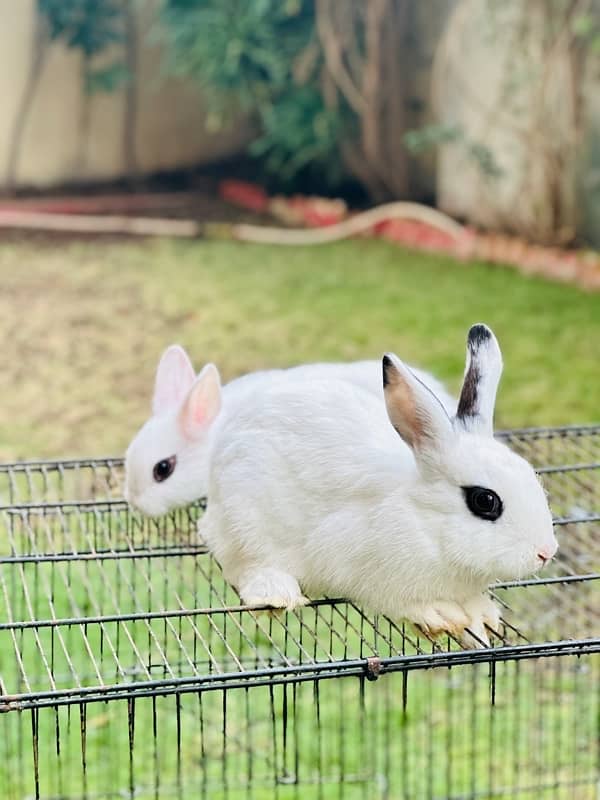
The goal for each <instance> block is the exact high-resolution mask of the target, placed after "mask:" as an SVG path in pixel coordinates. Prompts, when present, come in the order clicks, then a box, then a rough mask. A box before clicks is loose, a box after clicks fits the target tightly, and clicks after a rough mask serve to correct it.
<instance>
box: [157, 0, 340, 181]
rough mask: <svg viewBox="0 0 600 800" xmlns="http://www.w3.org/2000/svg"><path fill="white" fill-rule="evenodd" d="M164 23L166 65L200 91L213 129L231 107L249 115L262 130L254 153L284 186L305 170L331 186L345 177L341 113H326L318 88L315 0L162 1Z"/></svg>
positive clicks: (223, 122)
mask: <svg viewBox="0 0 600 800" xmlns="http://www.w3.org/2000/svg"><path fill="white" fill-rule="evenodd" d="M162 20H163V22H164V23H165V27H166V30H167V41H168V44H169V66H170V68H171V69H173V70H174V71H175V72H177V73H179V74H183V75H188V76H191V77H193V78H194V79H195V80H196V81H197V82H198V83H199V84H200V85H201V86H202V87H203V89H204V91H205V93H206V99H207V102H208V104H209V118H210V123H211V127H212V128H222V127H224V126H226V125H227V124H228V123H229V122H230V116H231V111H232V108H237V109H241V110H243V111H245V112H250V113H252V114H254V115H255V116H256V117H257V118H258V122H259V125H260V129H261V133H260V136H259V138H258V139H257V140H256V141H255V142H253V144H252V146H251V153H252V154H254V155H256V156H260V157H262V158H264V159H265V165H266V167H267V169H269V170H270V171H271V172H274V173H277V174H278V175H279V177H280V178H282V179H283V180H284V181H285V180H288V179H291V178H293V177H294V176H295V175H296V174H297V173H298V172H299V171H301V170H303V169H305V168H307V167H310V168H317V169H319V170H320V171H322V173H324V174H325V175H326V177H327V178H328V179H329V181H330V182H332V183H335V182H336V181H337V180H338V179H339V178H340V177H341V175H342V167H341V159H340V156H339V140H340V131H341V126H342V122H343V121H344V112H343V109H342V110H331V109H327V108H326V107H325V103H324V100H323V96H322V94H321V92H320V90H319V85H318V66H319V64H320V51H319V49H318V47H317V46H316V42H315V41H314V39H315V31H314V6H313V2H312V0H253V2H251V3H248V2H242V1H241V0H164V4H163V11H162ZM313 46H314V48H315V58H314V59H308V63H309V66H308V68H306V67H304V69H300V61H302V60H303V56H304V55H305V54H307V53H308V54H309V55H310V49H311V47H313ZM299 72H304V73H306V74H304V75H302V77H301V78H300V77H299V75H298V73H299Z"/></svg>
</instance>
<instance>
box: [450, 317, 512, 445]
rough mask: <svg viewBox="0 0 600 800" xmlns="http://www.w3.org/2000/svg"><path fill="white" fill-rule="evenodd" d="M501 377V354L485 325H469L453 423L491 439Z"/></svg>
mask: <svg viewBox="0 0 600 800" xmlns="http://www.w3.org/2000/svg"><path fill="white" fill-rule="evenodd" d="M501 375H502V353H501V352H500V346H499V345H498V341H497V339H496V337H495V336H494V334H493V333H492V331H491V330H490V329H489V328H488V327H487V326H486V325H481V324H479V325H473V326H472V328H471V329H470V331H469V336H468V339H467V364H466V367H465V377H464V380H463V386H462V390H461V393H460V399H459V401H458V410H457V412H456V419H457V421H458V422H460V423H461V424H462V425H463V427H464V428H466V429H467V430H469V431H473V432H476V433H480V434H484V435H486V436H492V435H493V432H494V404H495V402H496V391H497V390H498V383H499V381H500V376H501Z"/></svg>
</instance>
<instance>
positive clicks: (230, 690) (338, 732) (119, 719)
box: [0, 427, 600, 800]
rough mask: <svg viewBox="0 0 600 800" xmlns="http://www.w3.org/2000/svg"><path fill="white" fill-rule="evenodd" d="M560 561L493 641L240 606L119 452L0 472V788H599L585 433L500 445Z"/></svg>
mask: <svg viewBox="0 0 600 800" xmlns="http://www.w3.org/2000/svg"><path fill="white" fill-rule="evenodd" d="M504 436H505V438H506V439H507V441H508V442H509V444H510V445H511V446H512V447H514V448H515V449H517V450H518V451H519V452H521V453H522V454H523V455H525V456H526V457H527V458H529V459H530V460H531V461H532V462H533V463H534V464H535V465H536V467H537V468H538V469H539V471H540V473H542V475H543V480H544V483H545V486H546V488H547V490H548V492H549V496H550V501H551V505H552V509H553V513H554V515H555V519H556V532H557V536H558V539H559V541H560V545H561V549H560V551H559V556H558V557H557V558H556V560H555V562H554V563H553V565H552V566H551V567H549V568H548V569H546V570H544V572H543V573H542V574H541V575H540V576H537V577H534V578H532V579H531V580H528V581H521V582H515V583H509V584H503V585H498V586H496V587H494V588H493V593H494V595H495V596H496V597H497V599H498V601H499V602H500V603H501V605H502V607H503V618H504V625H503V629H502V631H501V635H500V636H498V637H496V638H495V639H494V641H493V647H492V648H484V649H481V650H474V651H467V650H464V649H462V648H461V647H460V645H459V644H458V643H457V642H454V641H452V640H451V639H450V638H446V639H443V640H438V641H437V642H431V641H429V640H428V639H426V638H424V637H423V636H422V635H421V636H419V635H418V633H417V632H416V631H414V630H413V629H411V628H410V627H409V626H407V625H403V624H402V622H401V621H398V620H389V619H386V618H383V617H377V616H373V615H369V614H367V613H365V612H364V611H363V610H362V609H359V608H358V607H356V606H354V605H353V604H352V603H349V602H346V601H345V600H343V599H321V600H316V601H314V602H313V603H312V604H311V605H309V606H307V607H305V608H302V609H299V610H298V611H297V612H293V613H287V614H267V613H258V612H256V611H252V610H249V609H247V608H244V607H243V606H241V605H240V601H239V598H238V596H237V594H236V593H235V592H234V591H233V589H232V588H231V587H229V586H228V585H227V584H226V582H225V581H224V579H223V577H222V575H221V572H220V569H219V567H218V565H217V564H216V563H215V561H214V560H213V559H212V558H211V557H210V556H209V555H208V554H207V553H206V549H205V547H204V546H203V543H202V542H201V541H200V540H199V538H198V535H197V533H196V522H197V519H198V517H199V515H200V514H201V513H202V509H201V507H200V505H198V506H195V507H191V508H188V509H184V510H181V511H179V512H176V513H174V514H172V515H170V516H168V517H165V518H162V519H160V520H148V519H144V518H142V517H140V516H138V515H135V514H132V513H131V512H130V511H129V510H128V509H127V506H126V504H125V503H124V502H123V500H122V494H121V486H122V462H121V461H120V460H118V459H104V460H87V461H83V460H82V461H68V462H67V461H65V462H29V463H27V464H13V465H2V466H0V506H1V507H0V711H3V712H5V713H4V714H2V715H0V726H1V728H2V730H1V731H0V797H3V798H4V797H7V798H22V797H43V798H80V797H90V798H92V797H93V798H109V797H136V798H140V797H142V798H145V797H148V798H150V797H152V798H160V797H169V796H175V797H182V798H188V797H189V798H196V797H210V798H238V797H240V798H242V797H252V798H259V800H260V799H261V798H271V797H281V798H288V797H289V798H292V797H294V798H312V797H314V798H329V797H336V798H338V797H340V798H341V797H343V798H355V797H356V798H359V797H360V798H363V797H364V798H396V797H405V798H421V797H423V798H457V799H458V798H466V797H470V798H477V797H494V796H510V797H519V798H537V797H546V796H547V797H553V798H554V797H559V798H563V797H564V798H567V797H569V798H572V797H573V798H592V797H596V794H595V793H596V790H597V785H598V780H599V779H600V770H599V767H598V763H599V758H600V753H599V751H598V748H599V744H598V743H599V734H600V731H599V719H600V708H599V687H600V663H599V660H600V656H599V655H598V654H599V653H600V591H599V589H600V535H599V534H600V427H588V428H572V429H562V430H545V431H522V432H510V433H508V434H505V435H504Z"/></svg>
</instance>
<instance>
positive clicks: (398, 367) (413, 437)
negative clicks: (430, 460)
mask: <svg viewBox="0 0 600 800" xmlns="http://www.w3.org/2000/svg"><path fill="white" fill-rule="evenodd" d="M383 389H384V394H385V403H386V407H387V412H388V416H389V418H390V422H391V423H392V425H393V426H394V428H395V430H396V432H397V433H398V434H399V435H400V436H401V437H402V439H404V441H405V442H406V444H408V445H409V447H411V448H412V449H413V450H415V451H419V450H424V449H427V448H429V447H431V446H432V445H435V444H437V445H438V446H439V445H440V444H441V442H442V441H443V440H444V439H445V438H446V437H447V436H448V435H449V434H450V433H451V432H452V423H451V422H450V419H449V417H448V415H447V414H446V411H445V409H444V407H443V406H442V404H441V403H440V401H439V400H438V398H437V397H436V396H435V395H434V394H433V392H432V391H431V390H430V389H429V388H428V387H427V386H425V384H424V383H422V382H421V381H420V380H419V379H418V378H417V377H416V376H415V375H413V374H412V372H411V371H410V370H409V369H408V368H407V367H405V366H404V365H403V364H402V362H401V361H400V360H399V359H397V358H396V357H395V356H391V355H390V356H384V358H383Z"/></svg>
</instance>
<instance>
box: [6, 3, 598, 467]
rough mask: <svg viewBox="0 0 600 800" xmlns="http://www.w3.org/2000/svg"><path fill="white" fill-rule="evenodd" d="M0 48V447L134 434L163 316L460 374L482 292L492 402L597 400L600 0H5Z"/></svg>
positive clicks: (222, 332) (43, 452)
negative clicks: (131, 225) (334, 231)
mask: <svg viewBox="0 0 600 800" xmlns="http://www.w3.org/2000/svg"><path fill="white" fill-rule="evenodd" d="M0 65H1V68H0V97H1V98H2V116H1V118H0V193H1V195H2V197H1V198H0V278H1V280H2V291H1V292H0V332H1V333H2V341H3V343H4V347H3V350H2V362H1V364H0V366H1V369H0V391H1V393H2V402H1V403H0V457H2V458H4V459H12V458H33V457H37V456H57V457H58V456H66V455H101V454H106V453H111V454H112V453H119V452H122V450H123V449H124V448H125V447H126V445H127V442H128V441H129V439H130V438H131V436H132V435H133V433H134V431H135V430H136V429H137V427H138V426H139V425H140V424H141V423H142V422H143V421H144V419H145V418H146V416H147V415H148V413H149V402H150V394H151V388H152V381H153V372H154V369H155V366H156V363H157V360H158V357H159V355H160V353H161V351H162V350H163V349H164V347H166V346H167V345H168V344H170V343H172V342H180V343H181V344H183V345H184V346H185V347H186V348H187V349H188V350H189V352H190V354H191V356H192V357H193V359H194V361H195V365H196V366H197V368H198V369H199V368H200V367H201V366H202V364H203V363H204V362H206V361H208V360H213V361H215V363H216V364H217V365H218V366H219V368H220V370H221V372H222V375H223V377H224V379H229V378H231V377H233V376H235V375H238V374H240V373H243V372H246V371H249V370H253V369H258V368H262V367H268V366H284V365H289V364H295V363H300V362H302V361H308V360H321V361H322V360H333V359H336V360H338V359H340V360H350V359H358V358H364V357H368V358H376V357H379V356H380V355H381V353H382V352H383V351H385V350H395V351H396V352H397V353H398V354H399V355H400V356H401V357H403V358H405V359H406V360H407V361H409V362H412V363H417V364H420V365H421V366H423V367H425V368H427V369H430V370H432V371H433V372H434V373H435V374H436V375H438V377H440V378H442V379H443V380H445V381H446V382H447V383H448V386H449V387H450V388H451V389H452V390H456V389H457V388H458V386H459V384H460V376H461V373H462V368H463V363H464V339H465V335H466V331H467V328H468V327H469V325H470V324H471V323H473V322H476V321H480V320H481V321H485V322H487V323H488V324H490V325H491V326H492V327H493V328H494V329H495V331H496V333H497V335H498V337H499V339H500V342H501V345H502V346H503V350H504V357H505V363H506V367H505V376H504V379H503V383H502V387H501V392H500V398H499V404H498V419H497V423H498V426H499V427H508V426H530V425H546V424H569V423H578V422H586V421H594V420H597V419H598V416H599V413H598V390H599V389H600V382H599V379H598V370H597V351H598V342H599V341H600V300H599V295H598V289H599V288H600V263H599V260H598V254H597V251H596V248H597V247H599V246H600V225H599V223H600V144H599V142H600V136H599V134H600V92H599V91H598V88H599V86H600V3H599V2H597V0H505V2H499V0H427V2H418V1H417V0H369V2H362V0H345V2H339V0H338V1H336V0H246V1H245V2H240V1H239V0H19V2H18V3H17V2H14V0H0ZM395 200H402V201H410V202H414V203H419V204H423V205H424V206H425V207H426V209H425V212H423V210H422V209H421V210H420V211H419V212H418V213H417V214H416V218H411V219H410V220H408V221H407V220H406V219H405V218H404V216H403V215H401V216H400V218H397V217H396V216H394V215H393V214H392V215H391V216H390V218H389V220H384V222H383V223H381V220H380V222H379V223H378V224H377V225H375V226H370V227H369V228H368V229H367V231H366V232H363V234H362V235H360V236H359V237H353V238H348V237H346V236H345V235H340V236H339V237H335V238H338V239H339V241H335V242H332V243H329V244H323V245H311V246H308V245H306V246H304V245H298V246H295V247H289V246H283V245H281V244H277V243H273V244H264V243H263V244H256V243H249V242H245V241H239V239H240V238H243V237H242V236H241V234H240V235H238V234H239V231H238V230H237V229H236V228H235V225H236V224H237V223H240V222H242V223H252V224H256V225H264V224H268V225H270V226H276V227H279V228H281V229H282V230H283V231H285V230H286V229H287V228H288V227H289V226H293V227H302V228H303V229H306V231H307V233H308V234H310V232H311V230H312V231H313V232H314V231H315V230H317V229H319V228H321V227H325V226H327V225H330V224H336V223H340V222H344V220H349V219H355V217H354V214H355V212H361V211H363V210H365V209H367V208H370V207H371V206H376V205H380V204H382V203H387V202H389V201H395ZM432 207H435V208H437V209H438V210H439V211H441V212H443V214H444V215H446V216H444V217H440V218H439V219H438V220H437V221H435V220H434V221H433V222H432V219H431V218H430V217H428V216H427V213H426V212H427V211H428V209H429V208H432ZM424 214H425V216H424ZM39 215H43V220H40V217H39ZM82 216H85V217H86V218H87V221H88V223H87V229H86V232H85V233H84V232H82V231H81V228H78V227H77V220H79V219H80V218H81V217H82ZM100 217H104V218H105V221H106V220H108V223H107V224H108V225H109V227H110V225H112V224H113V223H114V224H115V225H116V226H117V227H116V228H115V229H114V230H108V231H107V229H106V227H104V228H103V227H102V226H101V225H100V226H98V228H97V230H96V229H95V227H94V226H95V225H97V220H98V218H100ZM131 218H135V219H138V220H139V219H140V218H143V219H145V220H146V221H149V224H150V226H151V228H152V226H154V228H153V229H152V231H151V233H153V234H156V233H158V232H159V230H164V231H165V235H164V236H158V235H145V236H137V235H131V234H124V233H123V227H122V223H123V220H127V219H131ZM450 218H451V219H450ZM57 220H58V221H57ZM61 220H62V221H61ZM115 220H116V222H115ZM452 220H454V222H455V223H458V224H459V225H456V228H453V229H452V230H455V231H457V230H460V235H459V234H453V235H450V234H449V233H448V230H449V228H448V224H450V223H451V222H452ZM178 222H179V223H186V222H187V223H189V224H190V225H191V227H188V228H185V225H184V226H183V227H177V225H175V226H173V225H172V223H178ZM207 222H208V223H211V224H213V223H218V224H220V223H222V226H221V227H216V228H215V227H209V228H206V226H205V223H207ZM163 223H171V226H169V224H166V225H165V226H163ZM442 223H443V224H442ZM446 223H447V224H446ZM119 225H121V228H119ZM161 226H163V227H161ZM232 226H234V227H232ZM440 226H441V227H440ZM459 226H460V228H459ZM59 229H60V230H59ZM184 231H187V232H184ZM236 231H237V233H236ZM216 232H218V233H219V237H215V235H214V234H215V233H216ZM198 234H200V235H198ZM308 238H309V239H310V235H309V237H308Z"/></svg>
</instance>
